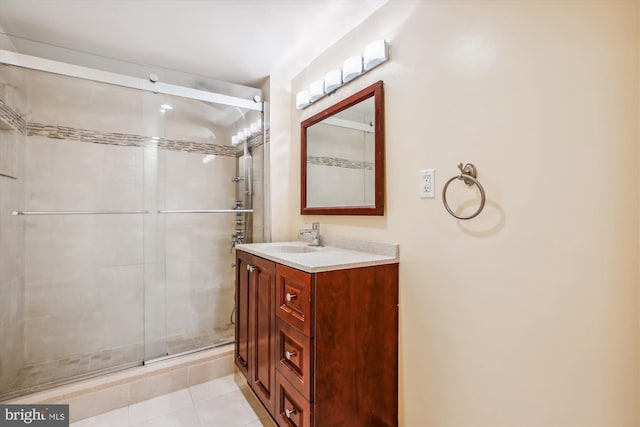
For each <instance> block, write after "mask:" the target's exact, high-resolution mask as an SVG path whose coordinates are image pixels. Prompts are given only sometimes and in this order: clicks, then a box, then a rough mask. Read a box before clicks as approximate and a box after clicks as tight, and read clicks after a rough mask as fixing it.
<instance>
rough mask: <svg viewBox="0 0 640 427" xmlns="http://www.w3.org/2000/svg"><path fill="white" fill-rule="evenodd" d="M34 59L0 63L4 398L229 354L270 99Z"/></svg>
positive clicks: (254, 230)
mask: <svg viewBox="0 0 640 427" xmlns="http://www.w3.org/2000/svg"><path fill="white" fill-rule="evenodd" d="M14 40H15V39H14ZM4 47H6V46H4ZM13 50H18V49H13ZM94 59H95V60H96V61H97V62H104V61H106V60H105V59H104V58H97V59H96V58H94ZM98 60H99V61H98ZM38 61H40V60H36V59H34V58H32V57H27V56H24V55H16V54H15V53H14V52H10V51H8V50H2V51H0V63H1V64H0V343H1V345H0V400H4V399H6V398H9V397H13V396H16V395H20V394H25V393H28V392H32V391H36V390H39V389H43V388H47V387H50V386H52V385H56V384H60V383H63V382H67V381H70V380H74V379H78V378H84V377H87V376H92V375H96V374H100V373H104V372H110V371H113V370H117V369H122V368H127V367H131V366H135V365H140V364H143V363H150V362H152V361H154V360H158V359H162V358H166V357H172V356H175V355H180V354H182V353H186V352H193V351H196V350H199V349H204V348H211V347H214V346H217V345H221V344H225V343H229V342H231V341H233V325H232V324H231V323H232V319H233V316H232V314H233V310H234V295H233V290H234V284H233V280H234V274H233V271H234V270H233V269H234V266H233V264H232V263H233V259H234V258H233V247H234V245H235V244H236V243H238V242H246V241H263V240H264V238H265V224H264V222H263V218H264V215H263V212H264V206H263V201H264V200H265V198H264V185H263V183H264V179H263V172H262V171H264V170H265V168H264V162H265V159H266V156H265V155H266V154H267V144H265V140H266V130H265V129H266V127H267V126H265V120H264V118H263V110H264V107H263V103H262V102H261V101H260V98H259V97H260V95H261V91H260V90H258V89H254V88H247V87H241V86H237V85H230V84H225V83H220V82H215V81H211V80H207V79H204V78H200V77H197V76H190V75H186V74H183V73H177V72H175V71H170V70H160V69H158V68H151V67H148V66H142V65H136V64H124V63H119V64H117V63H116V62H115V61H112V62H113V63H116V64H117V65H119V66H120V68H121V69H122V68H127V67H128V68H129V69H131V68H132V67H133V68H135V73H131V72H129V74H128V75H126V74H122V73H104V72H103V71H98V70H96V69H88V68H81V67H77V66H73V65H72V66H69V65H65V64H62V65H61V63H56V62H53V61H44V62H42V61H40V62H38ZM96 61H94V62H96ZM32 64H36V65H35V66H32ZM43 64H44V65H43ZM116 68H117V67H116ZM132 76H133V77H132ZM165 76H166V77H165ZM163 78H166V79H171V80H163ZM154 80H155V81H157V82H154ZM172 80H173V81H178V82H180V83H182V84H169V83H166V82H167V81H172ZM184 82H188V83H186V86H185V83H184ZM254 97H255V99H254ZM245 129H246V130H247V131H246V132H245ZM238 132H243V133H244V136H245V138H243V141H242V142H241V143H240V144H238V145H236V146H234V145H232V137H233V136H234V135H237V134H238ZM234 139H235V138H234Z"/></svg>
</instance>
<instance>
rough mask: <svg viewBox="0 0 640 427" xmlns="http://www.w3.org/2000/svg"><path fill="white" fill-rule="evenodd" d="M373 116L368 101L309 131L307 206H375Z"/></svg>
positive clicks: (372, 110) (370, 104)
mask: <svg viewBox="0 0 640 427" xmlns="http://www.w3.org/2000/svg"><path fill="white" fill-rule="evenodd" d="M374 115H375V105H374V100H373V98H369V99H366V100H364V101H362V102H360V103H359V104H357V105H354V106H352V107H350V108H348V109H346V110H344V111H341V112H340V113H338V114H336V115H334V116H332V117H328V118H326V119H324V120H322V121H321V122H318V123H316V124H315V125H313V126H310V127H309V128H308V129H307V207H327V206H367V205H373V204H374V203H375V199H374V188H375V182H374V171H375V164H374V161H375V138H374V136H375V126H374V121H375V117H374Z"/></svg>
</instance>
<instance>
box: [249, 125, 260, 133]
mask: <svg viewBox="0 0 640 427" xmlns="http://www.w3.org/2000/svg"><path fill="white" fill-rule="evenodd" d="M250 129H251V135H256V134H257V133H258V132H260V125H259V124H258V123H251V127H250Z"/></svg>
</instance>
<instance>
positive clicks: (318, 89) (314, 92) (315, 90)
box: [309, 80, 324, 102]
mask: <svg viewBox="0 0 640 427" xmlns="http://www.w3.org/2000/svg"><path fill="white" fill-rule="evenodd" d="M323 96H324V81H322V80H316V81H315V82H311V84H310V85H309V102H316V101H317V100H318V99H320V98H322V97H323Z"/></svg>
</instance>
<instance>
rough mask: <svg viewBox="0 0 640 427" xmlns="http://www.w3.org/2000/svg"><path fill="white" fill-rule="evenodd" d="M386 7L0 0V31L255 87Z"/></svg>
mask: <svg viewBox="0 0 640 427" xmlns="http://www.w3.org/2000/svg"><path fill="white" fill-rule="evenodd" d="M386 2H387V0H84V1H81V0H0V32H4V33H6V34H10V35H13V36H18V37H22V38H26V39H31V40H35V41H39V42H45V43H48V44H51V45H56V46H61V47H65V48H68V49H74V50H77V51H82V52H90V53H93V54H97V55H101V56H106V57H110V58H115V59H119V60H121V61H129V62H133V63H136V64H152V65H155V66H160V67H164V68H170V69H174V70H180V71H185V72H188V73H192V74H197V75H201V76H206V77H209V78H212V79H216V80H222V81H226V82H232V83H237V84H242V85H247V86H253V87H259V86H260V85H261V83H262V82H263V81H264V79H265V78H266V77H267V76H270V75H279V76H282V77H284V78H292V77H294V76H295V75H296V74H298V73H299V72H300V71H301V70H302V69H304V67H306V66H307V65H308V64H309V63H310V62H311V61H312V60H313V59H314V58H316V57H317V56H318V55H319V54H321V53H322V52H323V51H324V50H326V49H327V48H328V47H329V46H331V45H332V44H333V43H335V42H336V41H337V40H339V39H340V38H341V37H343V36H344V35H345V34H347V33H348V32H349V31H350V30H351V29H353V28H355V27H356V26H357V25H358V24H360V23H361V22H362V21H363V20H364V19H366V18H367V17H368V16H369V15H371V14H372V13H373V12H375V11H376V10H377V9H378V8H379V7H381V6H382V5H383V4H384V3H386ZM14 45H16V47H17V48H18V49H20V48H19V47H18V43H14ZM21 50H22V51H23V52H22V53H27V54H32V55H35V53H32V52H24V50H25V49H24V48H23V49H21ZM51 51H52V52H53V51H55V49H51ZM51 59H58V60H64V59H63V58H51Z"/></svg>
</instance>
